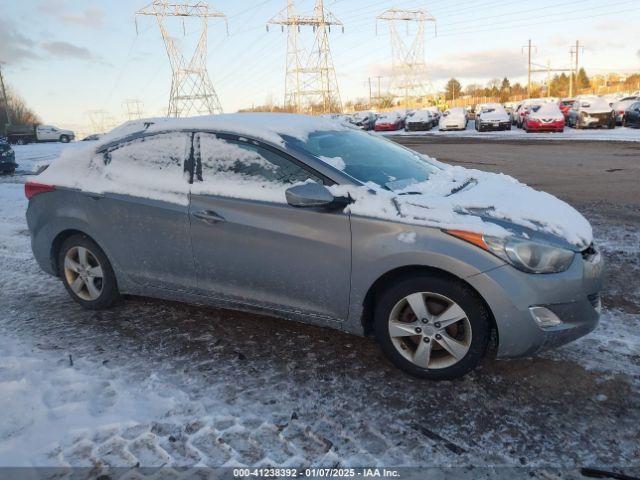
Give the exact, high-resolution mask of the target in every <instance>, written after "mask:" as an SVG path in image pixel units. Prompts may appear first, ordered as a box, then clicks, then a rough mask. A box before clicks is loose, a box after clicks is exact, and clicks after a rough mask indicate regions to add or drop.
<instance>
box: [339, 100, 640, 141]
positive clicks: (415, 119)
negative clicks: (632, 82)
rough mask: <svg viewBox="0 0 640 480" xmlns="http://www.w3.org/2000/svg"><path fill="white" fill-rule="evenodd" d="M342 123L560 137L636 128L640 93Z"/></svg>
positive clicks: (368, 116)
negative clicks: (470, 127) (568, 132)
mask: <svg viewBox="0 0 640 480" xmlns="http://www.w3.org/2000/svg"><path fill="white" fill-rule="evenodd" d="M342 118H343V120H345V121H347V122H349V123H352V124H353V125H355V126H357V127H359V128H361V129H363V130H375V131H377V132H384V131H398V130H405V131H407V132H410V131H427V130H431V129H432V128H434V127H437V128H438V129H439V130H441V131H443V130H465V129H466V128H467V125H468V122H469V119H470V118H474V119H475V129H476V130H477V131H479V132H485V131H491V130H511V128H512V127H513V126H515V127H517V128H521V129H524V130H525V131H527V132H563V131H564V128H565V127H572V128H578V129H579V128H615V126H616V125H624V126H628V127H640V93H639V94H634V95H629V96H626V97H622V98H620V99H616V100H615V101H611V99H608V98H606V97H600V96H595V95H582V96H578V97H575V98H562V99H557V98H530V99H526V100H523V101H521V102H519V103H506V104H504V105H503V104H500V103H481V104H478V105H476V106H475V108H473V109H471V108H463V107H456V108H450V109H447V110H445V111H444V112H441V111H440V110H439V109H438V108H437V107H427V108H424V109H418V110H407V111H401V110H399V111H391V112H383V113H380V114H376V113H374V112H372V111H364V112H356V113H354V114H352V115H346V116H343V117H342Z"/></svg>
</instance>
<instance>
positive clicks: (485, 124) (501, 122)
mask: <svg viewBox="0 0 640 480" xmlns="http://www.w3.org/2000/svg"><path fill="white" fill-rule="evenodd" d="M475 123H476V130H477V131H479V132H484V131H487V130H511V119H510V118H509V114H508V113H507V111H506V110H505V109H504V107H503V106H502V105H500V104H499V103H485V104H483V105H481V108H480V111H479V113H476V122H475Z"/></svg>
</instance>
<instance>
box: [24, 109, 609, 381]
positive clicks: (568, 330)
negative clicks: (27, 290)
mask: <svg viewBox="0 0 640 480" xmlns="http://www.w3.org/2000/svg"><path fill="white" fill-rule="evenodd" d="M338 160H340V161H338ZM406 192H411V193H412V194H411V195H404V194H403V193H406ZM25 194H26V196H27V197H28V198H29V206H28V209H27V224H28V227H29V231H30V234H31V245H32V248H33V253H34V256H35V259H36V260H37V262H38V264H39V265H40V267H41V268H42V269H43V270H45V271H46V272H48V273H50V274H52V275H56V276H58V277H60V279H61V280H62V282H63V284H64V286H65V288H66V289H67V291H68V293H69V295H70V296H71V297H72V298H73V299H74V300H75V301H77V302H78V303H79V304H80V305H82V306H83V307H85V308H88V309H102V308H107V307H109V306H111V305H113V304H114V303H115V302H117V301H118V300H119V299H120V298H121V295H123V294H133V295H142V296H152V297H157V298H165V299H172V300H174V301H184V302H193V303H197V304H207V305H212V306H224V307H226V308H233V309H241V310H246V311H252V312H260V313H263V314H268V315H272V316H278V317H284V318H288V319H291V320H297V321H303V322H309V323H314V324H317V325H322V326H326V327H331V328H337V329H340V330H343V331H346V332H349V333H354V334H359V335H374V336H375V337H376V338H377V340H378V342H379V343H380V345H381V347H382V349H383V351H384V352H385V354H386V355H387V356H388V357H389V358H390V359H391V361H392V362H394V363H395V364H396V365H397V366H398V367H400V368H402V369H404V370H406V371H407V372H409V373H411V374H413V375H416V376H421V377H427V378H432V379H445V378H454V377H459V376H461V375H463V374H464V373H466V372H468V371H470V370H471V369H473V368H475V367H476V366H477V365H478V364H479V362H480V361H481V360H482V358H483V356H484V355H485V352H486V351H487V348H488V346H489V343H490V340H491V341H492V342H496V343H497V347H496V348H497V350H496V355H497V356H498V357H514V356H523V355H524V356H530V355H532V354H534V353H535V352H537V351H539V350H540V349H542V348H551V347H554V346H558V345H562V344H564V343H567V342H569V341H571V340H573V339H575V338H578V337H580V336H583V335H585V334H587V333H588V332H590V331H591V330H592V329H593V328H595V326H596V324H597V321H598V316H599V292H600V290H601V286H602V276H603V264H602V256H601V255H600V254H599V253H598V252H597V251H596V249H595V247H594V246H593V244H592V234H591V227H590V226H589V224H588V222H587V221H586V220H585V219H584V217H582V216H581V215H580V214H579V213H578V212H577V211H575V210H574V209H572V208H571V207H570V206H569V205H567V204H566V203H564V202H562V201H560V200H558V199H556V198H555V197H553V196H551V195H548V194H545V193H541V192H537V191H535V190H533V189H532V188H530V187H527V186H525V185H522V184H520V183H518V182H517V181H515V180H513V179H511V178H509V177H505V176H503V175H496V174H492V173H485V172H479V171H476V170H466V169H464V168H462V167H455V168H453V167H449V166H447V165H445V164H441V163H439V162H432V161H431V160H430V159H428V158H425V157H423V156H421V155H419V154H417V153H415V152H413V151H412V150H409V149H406V148H404V147H402V146H400V145H398V144H396V143H394V142H391V141H388V140H386V139H384V138H380V137H379V136H374V135H369V134H367V133H365V132H361V131H359V130H356V129H353V128H348V127H346V126H341V125H339V124H337V123H336V122H332V121H327V120H323V119H319V118H314V117H306V116H292V115H287V114H262V115H261V114H232V115H215V116H211V117H197V118H185V119H166V120H156V121H155V123H152V124H151V125H149V124H148V123H147V127H146V128H145V125H144V124H143V123H141V124H140V128H139V131H133V128H132V125H131V124H128V125H127V129H126V130H124V131H121V133H120V134H118V131H117V130H116V131H114V132H112V133H111V134H110V135H109V136H107V137H105V138H104V139H103V140H101V141H100V142H99V143H98V144H96V145H94V146H91V147H90V148H88V149H85V150H81V151H74V152H73V154H71V153H69V155H68V156H65V154H64V153H63V155H62V156H61V158H59V159H58V160H57V161H56V162H54V163H52V164H51V165H50V166H49V168H48V169H47V170H45V171H44V172H43V173H41V174H40V175H38V176H37V177H34V179H33V180H31V181H29V182H27V183H26V184H25ZM474 205H482V206H483V208H473V206H474ZM347 207H348V208H347ZM460 210H464V212H463V213H460ZM430 219H431V220H430ZM177 328H179V326H177ZM264 340H265V341H268V339H264Z"/></svg>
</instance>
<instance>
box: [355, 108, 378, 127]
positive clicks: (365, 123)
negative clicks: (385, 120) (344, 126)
mask: <svg viewBox="0 0 640 480" xmlns="http://www.w3.org/2000/svg"><path fill="white" fill-rule="evenodd" d="M377 119H378V116H377V115H376V114H375V113H373V112H371V111H366V112H356V113H354V114H353V116H352V117H351V123H353V124H354V125H355V126H356V127H358V128H361V129H362V130H373V128H374V126H375V123H376V120H377Z"/></svg>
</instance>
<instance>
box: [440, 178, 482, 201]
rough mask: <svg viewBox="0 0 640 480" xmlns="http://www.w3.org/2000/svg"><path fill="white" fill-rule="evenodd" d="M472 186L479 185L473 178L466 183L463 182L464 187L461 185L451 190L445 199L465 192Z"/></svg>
mask: <svg viewBox="0 0 640 480" xmlns="http://www.w3.org/2000/svg"><path fill="white" fill-rule="evenodd" d="M471 184H473V185H477V184H478V181H477V180H476V179H475V178H473V177H471V178H467V179H466V180H465V181H464V182H462V185H459V186H457V187H455V188H453V189H452V190H451V192H449V193H448V194H446V195H445V197H450V196H451V195H455V194H456V193H458V192H459V191H461V190H464V189H465V188H467V187H468V186H469V185H471Z"/></svg>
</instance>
